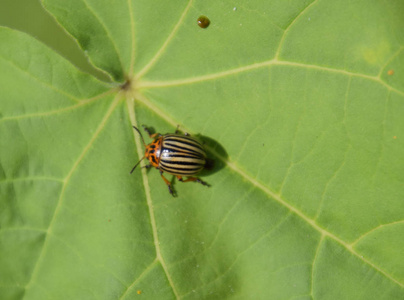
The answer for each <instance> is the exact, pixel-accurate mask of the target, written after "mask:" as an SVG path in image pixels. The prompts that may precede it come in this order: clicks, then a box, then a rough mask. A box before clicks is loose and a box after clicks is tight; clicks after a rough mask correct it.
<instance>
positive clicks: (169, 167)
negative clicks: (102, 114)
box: [130, 125, 209, 196]
mask: <svg viewBox="0 0 404 300" xmlns="http://www.w3.org/2000/svg"><path fill="white" fill-rule="evenodd" d="M133 128H134V129H136V131H137V132H138V133H139V135H140V137H141V139H142V142H143V145H144V146H145V148H146V151H145V154H144V156H143V157H142V158H141V159H140V160H139V162H138V163H137V164H136V165H135V166H134V167H133V169H132V171H130V173H131V174H132V173H133V171H134V170H135V169H136V167H137V166H138V165H139V163H140V162H141V161H142V160H143V159H145V158H147V159H148V160H149V162H150V164H149V165H146V166H145V168H151V167H155V168H156V169H157V170H159V171H160V175H161V178H163V180H164V182H165V183H166V184H167V186H168V190H169V192H170V194H171V195H173V196H174V192H173V188H172V186H171V183H170V181H168V179H167V178H165V177H164V175H163V173H164V172H167V173H169V174H172V175H174V176H176V177H177V179H178V180H179V181H181V182H189V181H196V182H199V183H201V184H202V185H206V186H209V185H208V184H207V183H206V182H204V181H202V180H201V179H199V178H197V177H194V175H196V174H198V173H199V172H200V171H202V169H203V168H204V167H205V165H206V163H207V156H206V152H205V149H204V148H203V146H202V144H201V143H200V142H199V141H197V140H196V139H194V138H192V137H191V136H190V135H189V134H188V133H185V134H184V135H182V134H179V131H178V127H177V130H176V131H175V133H173V134H171V133H167V134H164V135H162V134H160V133H154V134H152V133H151V132H150V130H149V129H148V128H147V127H146V126H144V125H143V128H144V130H145V131H146V132H147V134H148V135H149V137H150V138H152V139H153V141H152V142H151V143H150V144H148V145H146V143H145V141H144V139H143V136H142V134H141V133H140V131H139V129H137V128H136V127H135V126H133ZM183 176H186V177H188V178H187V179H185V180H184V179H183Z"/></svg>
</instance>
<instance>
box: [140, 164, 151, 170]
mask: <svg viewBox="0 0 404 300" xmlns="http://www.w3.org/2000/svg"><path fill="white" fill-rule="evenodd" d="M151 167H153V166H152V165H151V164H148V165H145V166H143V167H142V168H145V169H150V168H151Z"/></svg>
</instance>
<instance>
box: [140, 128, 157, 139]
mask: <svg viewBox="0 0 404 300" xmlns="http://www.w3.org/2000/svg"><path fill="white" fill-rule="evenodd" d="M142 127H143V129H144V131H146V133H147V134H148V135H149V137H150V138H152V139H155V138H156V137H159V136H161V134H160V133H157V132H156V133H153V134H152V133H151V132H150V130H149V128H147V127H146V125H142Z"/></svg>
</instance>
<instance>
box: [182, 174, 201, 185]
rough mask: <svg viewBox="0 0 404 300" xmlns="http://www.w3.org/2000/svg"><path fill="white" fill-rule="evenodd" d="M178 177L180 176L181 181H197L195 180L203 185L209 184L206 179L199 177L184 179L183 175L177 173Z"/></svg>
mask: <svg viewBox="0 0 404 300" xmlns="http://www.w3.org/2000/svg"><path fill="white" fill-rule="evenodd" d="M177 178H178V180H179V181H181V182H189V181H195V182H199V183H200V184H202V185H206V186H209V184H208V183H206V182H205V181H203V180H201V179H199V178H198V177H188V178H187V179H185V180H184V179H183V178H182V176H179V175H177Z"/></svg>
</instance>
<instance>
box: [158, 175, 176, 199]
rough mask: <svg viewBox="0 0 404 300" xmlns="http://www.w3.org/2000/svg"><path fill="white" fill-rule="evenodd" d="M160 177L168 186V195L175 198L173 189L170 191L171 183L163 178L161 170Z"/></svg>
mask: <svg viewBox="0 0 404 300" xmlns="http://www.w3.org/2000/svg"><path fill="white" fill-rule="evenodd" d="M160 175H161V178H163V180H164V182H165V183H166V184H167V186H168V191H169V192H170V194H171V195H173V196H175V195H174V191H173V189H172V187H171V183H170V182H169V181H168V179H167V178H165V177H164V175H163V171H161V170H160Z"/></svg>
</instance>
